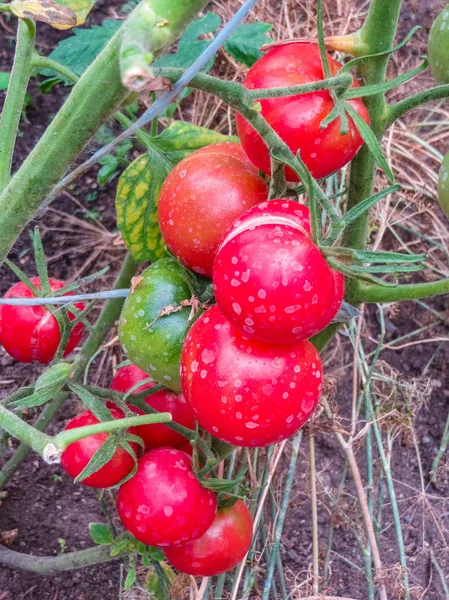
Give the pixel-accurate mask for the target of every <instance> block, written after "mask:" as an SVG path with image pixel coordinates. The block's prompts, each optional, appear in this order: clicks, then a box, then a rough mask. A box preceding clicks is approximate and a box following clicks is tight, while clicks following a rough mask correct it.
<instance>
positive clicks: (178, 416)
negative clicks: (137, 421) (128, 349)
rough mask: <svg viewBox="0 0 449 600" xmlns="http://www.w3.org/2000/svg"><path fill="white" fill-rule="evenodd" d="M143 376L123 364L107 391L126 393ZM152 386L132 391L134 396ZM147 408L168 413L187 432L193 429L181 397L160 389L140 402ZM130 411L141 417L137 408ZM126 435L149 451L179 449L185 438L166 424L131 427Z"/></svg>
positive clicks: (143, 374)
mask: <svg viewBox="0 0 449 600" xmlns="http://www.w3.org/2000/svg"><path fill="white" fill-rule="evenodd" d="M148 377H149V375H147V374H146V373H145V372H144V371H142V369H139V367H136V366H135V365H127V366H125V367H122V368H121V369H119V370H118V371H117V373H116V374H115V376H114V378H113V379H112V382H111V385H110V388H111V390H116V391H117V392H123V393H126V392H127V391H128V390H130V389H131V388H132V387H133V386H134V385H136V384H137V383H139V381H143V380H144V379H148ZM154 385H155V384H154V383H151V382H149V383H146V384H144V385H142V386H141V387H140V388H138V389H137V390H135V392H134V393H137V392H142V391H144V390H146V389H149V388H151V387H153V386H154ZM144 401H145V402H146V403H147V404H148V406H151V407H152V408H154V409H155V410H157V411H159V412H169V413H171V415H172V418H173V421H175V422H176V423H179V425H184V427H188V428H189V429H195V417H194V415H193V412H192V409H191V408H190V406H189V405H188V404H187V402H186V401H185V398H184V396H183V395H182V394H175V393H174V392H171V391H170V390H160V391H159V392H156V393H155V394H151V395H150V396H148V397H147V398H145V400H144ZM129 407H130V409H131V410H132V411H133V412H135V413H136V414H138V415H144V414H145V412H144V411H143V410H140V409H139V408H137V407H135V406H132V405H130V406H129ZM129 432H130V433H132V434H134V435H138V436H139V437H141V438H142V441H143V442H144V444H145V450H150V449H151V448H160V447H161V446H169V447H171V448H180V447H181V446H184V444H185V443H186V441H187V440H186V438H185V437H184V436H183V435H181V434H180V433H176V431H173V430H172V429H170V428H169V427H167V426H166V425H162V423H155V424H154V425H138V426H137V427H131V428H130V429H129Z"/></svg>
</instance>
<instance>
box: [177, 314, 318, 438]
mask: <svg viewBox="0 0 449 600" xmlns="http://www.w3.org/2000/svg"><path fill="white" fill-rule="evenodd" d="M322 380H323V373H322V366H321V359H320V355H319V354H318V352H317V350H316V349H315V347H314V346H312V344H311V343H310V342H309V341H307V340H304V341H302V342H298V343H296V344H295V345H283V346H278V345H273V344H265V343H263V342H259V341H257V340H253V339H247V338H246V337H244V336H243V335H242V333H241V332H240V331H239V330H238V329H237V328H236V327H234V326H233V325H231V323H229V321H227V320H226V318H225V317H224V316H223V314H222V313H221V311H220V309H219V308H218V306H213V307H212V308H210V309H209V310H207V311H206V312H205V313H204V314H203V315H202V316H201V317H200V318H199V319H198V320H197V321H196V322H195V323H194V324H193V326H192V328H191V329H190V331H189V333H188V335H187V338H186V341H185V343H184V347H183V351H182V354H181V382H182V389H183V391H184V395H185V397H186V398H187V401H188V402H189V403H190V405H191V407H192V408H193V412H194V414H195V417H196V419H197V421H198V423H199V424H200V425H201V427H204V429H205V430H206V431H208V432H209V433H211V434H212V435H214V436H215V437H217V438H219V439H221V440H224V441H225V442H228V443H230V444H234V445H236V446H249V447H257V446H266V445H267V444H273V443H275V442H279V441H281V440H284V439H286V438H287V437H289V436H291V435H292V434H294V433H295V432H296V431H297V430H298V429H299V428H300V427H301V426H302V425H303V424H304V423H305V421H307V419H308V418H309V417H310V415H311V414H312V412H313V410H314V409H315V407H316V405H317V402H318V400H319V397H320V392H321V389H322Z"/></svg>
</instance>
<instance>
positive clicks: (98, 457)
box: [74, 435, 117, 483]
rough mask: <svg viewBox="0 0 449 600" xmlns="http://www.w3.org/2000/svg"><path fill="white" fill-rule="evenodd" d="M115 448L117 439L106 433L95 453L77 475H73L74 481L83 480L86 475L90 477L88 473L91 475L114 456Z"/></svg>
mask: <svg viewBox="0 0 449 600" xmlns="http://www.w3.org/2000/svg"><path fill="white" fill-rule="evenodd" d="M116 450H117V440H116V439H115V436H113V435H108V437H107V439H106V440H105V441H104V443H103V444H102V445H101V447H100V448H99V449H98V450H97V451H96V452H95V454H94V455H93V456H92V458H91V459H90V461H89V462H88V463H87V465H86V466H85V468H84V469H83V470H82V471H81V473H80V474H79V475H77V476H76V477H75V480H74V481H75V483H79V482H80V481H84V480H85V479H87V477H90V475H93V474H94V473H96V472H97V471H99V470H100V469H101V468H102V467H104V466H105V465H106V464H107V463H108V462H109V461H110V460H111V458H112V457H113V456H114V454H115V452H116Z"/></svg>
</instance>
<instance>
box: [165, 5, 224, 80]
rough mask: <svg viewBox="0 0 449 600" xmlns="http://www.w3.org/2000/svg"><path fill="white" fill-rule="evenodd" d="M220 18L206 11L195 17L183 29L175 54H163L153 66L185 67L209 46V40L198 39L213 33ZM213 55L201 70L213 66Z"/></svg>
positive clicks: (206, 69)
mask: <svg viewBox="0 0 449 600" xmlns="http://www.w3.org/2000/svg"><path fill="white" fill-rule="evenodd" d="M220 25H221V18H220V17H219V16H218V15H217V14H216V13H213V12H208V13H206V14H205V15H204V17H201V19H197V20H196V21H194V22H193V23H192V24H191V25H189V26H188V27H187V29H186V30H185V31H184V34H183V36H182V37H181V39H180V41H179V44H178V51H177V52H176V53H175V54H165V55H164V56H162V57H161V58H159V59H157V60H156V61H154V66H155V67H177V68H180V69H187V68H188V67H190V65H192V64H193V63H194V62H195V60H196V59H197V58H198V57H199V56H200V55H201V54H202V53H203V52H204V50H205V49H206V48H207V47H208V46H209V44H210V42H211V40H210V39H207V40H204V39H199V37H200V36H203V35H205V34H208V33H213V32H215V30H216V29H217V28H218V27H220ZM214 61H215V56H213V57H212V58H211V59H210V60H209V62H208V63H207V65H206V66H205V67H204V68H203V69H202V71H203V72H206V73H207V71H210V69H211V68H212V67H213V65H214Z"/></svg>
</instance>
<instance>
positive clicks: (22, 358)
mask: <svg viewBox="0 0 449 600" xmlns="http://www.w3.org/2000/svg"><path fill="white" fill-rule="evenodd" d="M31 283H32V284H33V285H34V286H35V287H36V288H37V289H38V290H40V289H41V283H40V279H39V277H33V278H32V279H31ZM49 283H50V288H51V291H52V292H55V291H57V290H60V289H61V288H63V287H64V286H65V285H66V284H65V283H64V282H63V281H59V280H58V279H50V280H49ZM65 295H66V296H69V295H70V293H69V294H65ZM34 297H35V296H34V293H33V292H32V291H31V290H30V289H29V288H28V287H27V286H26V285H25V283H22V282H19V283H16V284H15V285H13V286H12V288H11V289H9V290H8V291H7V292H6V294H5V298H34ZM75 306H76V308H78V310H82V309H83V308H84V304H83V303H82V302H77V303H76V304H75ZM68 316H69V319H70V320H74V319H75V315H74V314H73V313H72V312H70V311H68ZM83 329H84V327H83V324H82V323H78V324H77V325H75V327H74V329H73V331H72V333H71V335H70V337H69V340H68V342H67V346H66V347H65V350H64V356H68V355H69V354H70V353H71V352H72V351H73V350H74V349H75V348H76V346H77V345H78V344H79V342H80V340H81V337H82V335H83ZM60 340H61V332H60V328H59V323H58V321H57V320H56V318H55V317H54V316H53V315H52V314H51V313H50V311H49V310H48V308H45V307H44V306H8V305H5V306H1V307H0V343H1V344H2V345H3V347H4V349H5V350H6V352H7V353H8V354H9V355H10V356H12V357H13V358H15V359H16V360H18V361H19V362H24V363H30V362H33V361H37V362H40V363H43V364H48V363H49V362H51V361H52V360H53V357H54V356H55V354H56V351H57V349H58V346H59V342H60Z"/></svg>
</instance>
